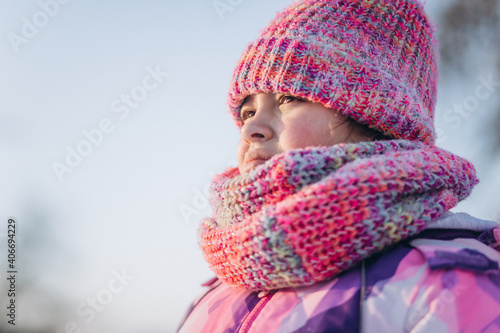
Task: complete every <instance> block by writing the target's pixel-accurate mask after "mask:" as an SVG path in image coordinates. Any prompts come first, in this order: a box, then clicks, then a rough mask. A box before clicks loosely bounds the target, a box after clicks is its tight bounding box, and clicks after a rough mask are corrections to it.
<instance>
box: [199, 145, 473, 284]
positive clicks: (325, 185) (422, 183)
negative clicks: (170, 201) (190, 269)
mask: <svg viewBox="0 0 500 333" xmlns="http://www.w3.org/2000/svg"><path fill="white" fill-rule="evenodd" d="M476 183H477V178H476V175H475V169H474V167H473V166H472V165H471V164H470V163H469V162H468V161H466V160H464V159H462V158H460V157H458V156H456V155H453V154H451V153H449V152H447V151H445V150H442V149H440V148H437V147H433V146H429V145H426V144H424V143H420V142H418V141H408V140H393V141H376V142H363V143H356V144H341V145H335V146H332V147H310V148H303V149H295V150H290V151H288V152H285V153H282V154H279V155H275V156H273V157H272V158H271V159H270V160H268V161H266V163H264V164H262V165H259V166H257V167H256V168H255V169H253V170H252V171H250V172H249V173H248V174H245V175H240V174H239V171H238V169H236V168H235V169H228V170H227V171H226V172H224V173H222V174H221V175H218V176H216V177H215V179H214V182H213V194H212V204H213V208H214V216H213V218H209V219H206V220H204V221H203V223H202V225H201V228H200V246H201V248H202V250H203V253H204V257H205V259H206V260H207V262H208V263H209V264H210V267H211V269H212V270H213V271H214V272H215V274H216V275H217V276H218V277H219V278H220V279H221V280H222V281H224V282H225V283H227V284H229V285H231V286H234V287H242V288H245V289H249V290H269V289H277V288H284V287H292V286H293V287H296V286H304V285H310V284H313V283H315V282H318V281H323V280H328V279H331V278H333V277H335V276H336V275H337V274H339V273H341V272H343V271H346V270H347V269H349V268H351V267H353V266H354V265H356V264H357V263H359V262H360V261H361V260H363V259H365V258H367V257H369V256H370V255H372V254H374V253H376V252H379V251H381V250H383V249H385V248H388V247H390V246H391V245H393V244H395V243H396V242H398V241H400V240H403V239H406V238H407V237H410V236H412V235H415V234H417V233H418V232H419V231H421V230H422V229H423V228H424V227H425V226H426V225H427V224H428V223H429V222H431V221H432V220H434V219H435V218H437V217H439V216H440V215H441V214H442V213H444V212H446V211H448V210H449V209H450V208H452V207H453V206H455V205H456V204H457V202H458V201H459V200H462V199H464V198H466V197H467V196H468V195H469V194H470V191H471V189H472V187H473V186H474V185H475V184H476Z"/></svg>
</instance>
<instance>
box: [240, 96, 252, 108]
mask: <svg viewBox="0 0 500 333" xmlns="http://www.w3.org/2000/svg"><path fill="white" fill-rule="evenodd" d="M254 99H255V95H248V96H247V97H245V99H244V100H243V102H242V103H241V105H242V106H243V105H244V104H246V103H251V102H253V100H254Z"/></svg>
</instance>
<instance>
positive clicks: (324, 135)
mask: <svg viewBox="0 0 500 333" xmlns="http://www.w3.org/2000/svg"><path fill="white" fill-rule="evenodd" d="M331 141H332V135H331V131H330V127H329V122H328V120H327V119H323V117H314V115H312V114H310V115H305V116H302V117H300V118H296V119H293V120H291V121H290V122H288V123H287V124H285V126H284V130H283V131H282V133H281V137H280V142H281V144H282V146H283V148H284V149H285V150H288V149H295V148H305V147H308V146H327V145H331V144H330V143H331Z"/></svg>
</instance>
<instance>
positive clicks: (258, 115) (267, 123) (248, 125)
mask: <svg viewBox="0 0 500 333" xmlns="http://www.w3.org/2000/svg"><path fill="white" fill-rule="evenodd" d="M273 135H274V132H273V129H272V126H271V115H270V114H268V112H266V111H264V110H257V111H256V112H255V115H254V116H253V117H251V118H248V119H247V120H246V121H245V123H244V124H243V126H242V127H241V137H242V138H243V140H245V142H246V143H247V144H251V143H257V142H265V141H268V140H270V139H271V138H272V137H273Z"/></svg>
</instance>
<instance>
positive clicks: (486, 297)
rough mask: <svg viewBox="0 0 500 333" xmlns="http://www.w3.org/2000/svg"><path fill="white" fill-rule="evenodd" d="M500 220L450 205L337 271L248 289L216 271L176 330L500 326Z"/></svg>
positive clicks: (386, 330) (470, 331) (471, 331)
mask: <svg viewBox="0 0 500 333" xmlns="http://www.w3.org/2000/svg"><path fill="white" fill-rule="evenodd" d="M499 241H500V227H498V224H496V223H495V222H491V221H483V220H479V219H475V218H473V217H471V216H469V215H467V214H464V213H459V214H452V213H447V214H446V215H445V216H444V217H442V218H440V219H439V220H436V221H435V222H434V223H432V224H431V225H430V226H429V227H428V228H426V229H425V230H424V231H423V232H421V233H419V234H418V235H417V236H414V237H412V238H410V239H407V240H405V241H402V242H399V243H397V244H396V245H394V246H393V247H392V248H390V249H389V250H386V251H384V252H381V253H378V254H376V255H374V256H372V257H370V258H368V259H366V260H364V261H363V262H361V263H360V264H359V265H357V266H356V267H354V268H352V269H350V270H348V271H346V272H344V273H342V274H341V275H339V276H337V277H336V278H335V279H333V280H330V281H325V282H321V283H316V284H314V285H311V286H308V287H300V288H286V289H280V290H273V291H262V292H250V291H246V290H239V289H233V288H231V287H228V286H226V285H224V284H222V283H221V282H220V281H219V280H217V279H213V280H212V281H210V282H209V283H207V284H206V285H207V291H206V292H205V293H204V295H202V296H201V297H200V298H199V299H198V300H196V301H195V302H194V303H193V305H192V306H191V308H190V309H189V311H188V314H187V316H186V318H185V320H184V321H183V322H182V324H181V326H180V328H179V332H182V333H188V332H190V333H192V332H197V333H198V332H203V333H205V332H206V333H216V332H224V333H230V332H239V333H243V332H245V333H246V332H259V333H260V332H263V333H273V332H283V333H289V332H315V333H320V332H350V333H351V332H365V333H368V332H376V333H378V332H383V333H390V332H415V333H416V332H439V333H441V332H464V333H476V332H500V269H499V264H500V252H499V251H498V249H499V248H500V246H499Z"/></svg>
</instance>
